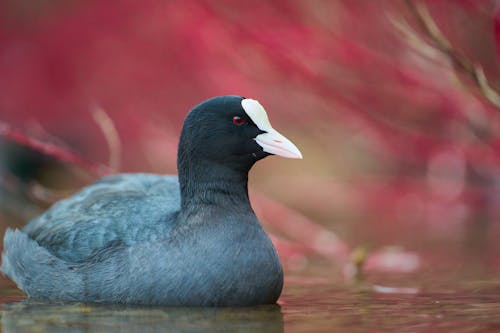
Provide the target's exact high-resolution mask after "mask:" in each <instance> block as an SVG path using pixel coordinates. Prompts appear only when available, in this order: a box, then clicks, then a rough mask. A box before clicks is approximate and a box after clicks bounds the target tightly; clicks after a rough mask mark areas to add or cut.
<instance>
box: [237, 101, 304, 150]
mask: <svg viewBox="0 0 500 333" xmlns="http://www.w3.org/2000/svg"><path fill="white" fill-rule="evenodd" d="M241 106H242V107H243V109H244V110H245V112H246V114H247V115H248V116H249V117H250V119H252V121H253V122H254V123H255V125H257V127H258V128H259V129H260V130H262V131H264V132H266V133H262V134H259V135H257V136H256V137H255V141H257V143H258V144H259V145H260V146H261V147H262V148H263V149H264V151H265V152H267V153H269V154H274V155H279V156H283V157H287V158H299V159H302V154H301V153H300V151H299V149H298V148H297V147H296V146H295V145H294V144H293V143H292V141H290V140H288V139H287V138H285V137H284V136H283V135H281V134H280V133H279V132H278V131H277V130H275V129H274V128H273V127H272V126H271V123H270V122H269V118H268V117H267V113H266V110H264V107H263V106H262V105H261V104H260V103H259V102H258V101H256V100H254V99H250V98H245V99H243V100H242V101H241Z"/></svg>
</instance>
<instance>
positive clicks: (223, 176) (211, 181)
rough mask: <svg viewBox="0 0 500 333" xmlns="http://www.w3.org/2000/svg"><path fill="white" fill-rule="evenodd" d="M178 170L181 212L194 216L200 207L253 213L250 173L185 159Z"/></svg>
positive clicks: (180, 160)
mask: <svg viewBox="0 0 500 333" xmlns="http://www.w3.org/2000/svg"><path fill="white" fill-rule="evenodd" d="M178 170H179V183H180V190H181V209H182V212H184V213H188V214H189V213H193V212H194V213H195V212H196V211H197V210H199V209H200V208H201V207H208V208H214V209H221V208H222V209H226V210H228V211H234V210H239V211H245V210H250V211H251V210H252V209H251V206H250V201H249V199H248V170H245V169H243V170H241V169H238V168H231V167H230V166H226V165H223V164H219V163H215V162H213V161H207V160H203V159H202V160H198V159H197V160H183V159H182V158H181V159H179V161H178Z"/></svg>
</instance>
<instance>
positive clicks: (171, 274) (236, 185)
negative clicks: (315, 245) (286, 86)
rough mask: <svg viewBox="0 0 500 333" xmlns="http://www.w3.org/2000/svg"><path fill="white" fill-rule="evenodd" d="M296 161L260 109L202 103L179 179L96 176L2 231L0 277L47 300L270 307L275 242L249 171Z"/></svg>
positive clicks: (279, 279) (183, 148) (187, 130)
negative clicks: (268, 160)
mask: <svg viewBox="0 0 500 333" xmlns="http://www.w3.org/2000/svg"><path fill="white" fill-rule="evenodd" d="M273 154H274V155H280V156H283V157H288V158H302V155H301V153H300V151H299V150H298V149H297V147H296V146H295V145H294V144H293V143H292V142H290V141H289V140H288V139H287V138H285V137H284V136H283V135H281V134H280V133H278V132H277V131H276V130H275V129H273V127H272V126H271V124H270V123H269V120H268V117H267V114H266V112H265V110H264V108H263V107H262V106H261V104H260V103H259V102H257V101H256V100H253V99H247V98H243V97H239V96H220V97H214V98H211V99H209V100H207V101H205V102H203V103H201V104H199V105H198V106H196V107H194V108H193V109H192V110H191V111H190V112H189V114H188V115H187V117H186V119H185V121H184V125H183V128H182V133H181V138H180V142H179V148H178V156H177V166H178V172H179V176H178V177H177V176H165V175H154V174H119V175H114V176H110V177H105V178H103V179H101V180H99V181H97V182H96V183H94V184H92V185H90V186H87V187H85V188H84V189H82V190H81V191H79V192H78V193H76V194H75V195H73V196H71V197H70V198H67V199H65V200H62V201H60V202H58V203H56V204H54V205H53V206H52V207H51V208H50V209H48V210H47V211H46V212H45V213H44V214H42V215H41V216H39V217H37V218H35V219H34V220H32V221H31V222H30V223H29V224H28V225H26V226H25V227H24V228H23V229H22V230H11V229H9V230H7V232H6V234H5V238H4V251H3V255H2V267H1V270H2V272H3V273H4V274H5V275H6V276H8V277H9V278H11V279H12V280H13V281H15V282H16V284H17V285H18V287H19V288H20V289H22V290H24V291H25V292H26V293H27V294H28V296H29V297H31V298H35V299H41V300H48V301H78V302H100V303H126V304H145V305H168V306H248V305H257V304H269V303H275V302H276V300H277V299H278V297H279V295H280V293H281V289H282V286H283V272H282V267H281V264H280V261H279V258H278V255H277V253H276V250H275V248H274V247H273V244H272V243H271V241H270V239H269V237H268V236H267V234H266V233H265V231H264V230H263V228H262V226H261V225H260V223H259V221H258V219H257V217H256V216H255V214H254V212H253V210H252V207H251V205H250V201H249V199H248V191H247V179H248V171H249V170H250V168H251V167H252V165H253V164H254V163H255V162H256V161H258V160H260V159H262V158H264V157H266V156H268V155H273Z"/></svg>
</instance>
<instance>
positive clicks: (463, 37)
mask: <svg viewBox="0 0 500 333" xmlns="http://www.w3.org/2000/svg"><path fill="white" fill-rule="evenodd" d="M415 3H416V2H411V1H383V0H382V1H357V0H356V1H351V0H345V1H323V2H318V1H284V0H277V1H266V2H264V1H262V2H247V1H182V2H181V1H128V0H122V1H114V2H107V1H88V0H87V1H82V0H72V1H56V0H51V1H48V0H45V1H37V2H35V3H34V2H32V1H27V0H2V1H0V134H1V136H2V139H1V141H0V149H2V150H1V151H0V153H1V155H0V159H1V160H2V165H3V166H2V169H0V170H1V172H2V174H1V176H2V186H1V188H2V190H1V192H0V198H3V199H2V201H3V205H0V223H1V226H2V229H5V228H6V227H7V226H15V225H22V224H23V223H25V222H26V220H27V219H28V218H29V217H31V216H33V215H34V214H36V213H38V212H39V211H40V209H42V208H43V207H46V206H47V205H49V204H50V203H51V202H53V201H54V200H55V199H56V198H59V197H62V196H65V195H67V194H68V193H70V192H72V191H74V190H76V189H77V187H78V186H81V185H84V184H86V183H89V182H90V181H92V180H93V179H95V178H96V177H97V176H99V175H101V174H104V173H105V169H102V168H101V169H96V168H94V167H93V166H95V165H97V164H99V165H108V166H109V165H110V164H111V167H113V168H115V169H116V170H117V171H120V172H122V171H123V172H138V171H141V172H158V173H176V166H175V160H176V149H177V141H178V135H179V133H180V128H181V125H182V121H183V118H184V116H185V114H186V112H187V111H188V109H189V108H190V107H192V106H193V105H195V104H198V103H199V102H200V101H202V100H204V99H206V98H208V97H211V96H215V95H225V94H238V95H243V96H246V97H252V98H255V99H258V100H259V101H260V102H261V103H262V104H263V105H264V106H265V107H266V109H267V111H268V113H269V116H270V119H271V121H272V123H273V125H274V126H275V127H276V128H277V129H279V130H280V131H281V132H283V133H285V134H286V135H287V136H288V137H290V138H291V139H292V140H293V141H294V142H295V143H296V144H297V145H298V146H299V147H300V149H301V151H302V152H303V155H304V160H302V161H290V160H285V159H280V158H276V157H273V158H268V159H266V160H264V161H263V162H261V163H258V165H256V167H255V168H254V169H253V171H252V174H251V180H250V183H251V184H250V187H251V189H252V194H251V195H252V197H253V198H254V205H255V209H256V212H257V214H258V215H259V216H260V217H261V219H262V220H263V222H264V224H265V226H266V228H267V229H268V230H270V231H271V232H272V234H273V237H274V240H275V241H276V243H277V244H278V247H279V250H280V255H281V256H282V257H283V258H285V259H290V260H291V261H292V259H293V260H294V261H293V262H297V260H295V259H297V258H299V259H301V258H302V259H303V258H308V257H309V256H322V257H324V258H327V259H331V260H333V261H337V260H339V261H342V260H345V258H346V256H347V254H348V253H349V252H350V251H351V250H352V249H353V248H355V247H356V246H364V247H366V248H368V249H370V250H371V249H374V250H376V249H379V248H380V247H382V246H386V245H403V246H405V248H407V249H409V250H410V251H418V252H426V251H427V252H433V251H440V250H442V249H444V248H446V249H447V251H451V252H453V253H459V254H460V253H461V251H462V250H463V249H464V248H470V247H473V248H474V249H475V252H474V253H476V254H477V255H478V256H480V257H481V258H483V259H484V260H486V261H487V262H489V263H491V264H492V265H494V266H496V267H500V258H499V257H498V253H499V252H500V251H499V249H500V244H499V243H500V242H498V240H499V239H500V223H499V218H500V208H499V207H500V173H499V167H500V112H499V111H500V110H499V108H498V107H496V106H495V105H494V103H492V102H491V101H489V100H488V98H487V97H486V96H485V93H484V90H481V89H480V88H479V87H478V84H477V82H476V80H475V78H474V77H472V76H471V75H470V73H468V72H467V69H463V68H457V67H456V66H454V63H453V56H454V55H455V54H458V55H459V56H460V57H463V58H465V59H468V60H470V62H471V63H473V64H475V65H477V66H480V68H482V69H483V71H484V73H485V75H486V79H487V81H488V84H489V87H490V88H491V89H492V90H493V91H498V90H499V89H500V86H499V82H500V71H499V68H498V49H497V48H496V45H498V44H497V42H498V41H499V39H500V37H499V36H500V23H499V22H500V18H499V15H498V14H497V12H496V11H495V5H496V3H497V1H494V0H491V1H486V0H485V1H472V0H461V1H449V0H448V1H439V2H434V1H427V2H423V3H424V4H425V6H426V8H427V9H428V11H429V13H430V15H431V17H432V19H433V21H434V22H435V23H436V25H437V27H438V28H439V30H440V31H441V32H442V33H443V35H444V36H445V37H446V38H447V39H448V40H449V42H450V43H451V46H452V52H449V53H446V52H445V53H443V52H441V51H440V50H439V45H436V43H435V41H433V39H432V36H429V34H428V33H427V32H426V31H425V29H423V27H422V25H421V24H420V23H419V21H418V18H417V17H418V16H416V15H415V13H416V12H415V7H414V6H412V4H415ZM13 133H15V135H14V134H13ZM24 136H25V137H24ZM35 143H36V144H35ZM45 144H47V145H48V146H45ZM51 147H52V148H54V147H55V149H52V148H51ZM59 148H60V149H61V151H68V152H71V154H74V156H77V157H78V158H80V159H81V160H78V161H76V162H75V160H74V159H71V158H69V159H68V158H65V157H64V154H63V153H61V151H59V150H58V149H59ZM82 161H85V162H82ZM87 162H88V163H89V164H85V163H87ZM90 164H91V165H90ZM89 165H90V166H89ZM405 258H408V257H405ZM299 261H300V260H299Z"/></svg>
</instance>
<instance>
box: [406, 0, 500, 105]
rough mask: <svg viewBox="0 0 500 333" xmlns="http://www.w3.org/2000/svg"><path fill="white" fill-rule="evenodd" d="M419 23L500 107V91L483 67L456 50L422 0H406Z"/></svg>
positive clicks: (490, 100) (489, 99)
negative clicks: (491, 82) (493, 85)
mask: <svg viewBox="0 0 500 333" xmlns="http://www.w3.org/2000/svg"><path fill="white" fill-rule="evenodd" d="M405 1H406V4H407V5H408V7H409V9H410V11H411V12H412V14H413V15H414V16H415V18H416V20H417V22H418V24H419V25H420V27H421V28H422V30H423V31H424V32H425V33H426V35H427V37H428V38H429V39H430V40H431V41H432V43H433V44H434V46H435V47H436V48H437V49H438V50H439V51H441V52H442V53H444V54H445V55H446V56H447V57H448V59H449V60H450V61H451V63H452V64H453V66H454V67H455V68H456V69H457V70H459V71H460V72H462V73H464V74H466V75H467V76H469V77H470V78H472V79H473V81H474V82H475V84H476V85H477V88H478V89H479V91H480V92H481V94H482V95H483V96H484V97H485V98H486V99H487V100H488V101H489V102H490V103H491V104H493V105H494V106H496V107H497V108H500V92H498V91H496V90H495V89H494V88H493V87H492V86H491V85H490V84H489V82H488V79H487V78H486V76H485V75H484V71H483V68H482V67H481V66H480V65H478V64H474V63H473V62H472V61H471V60H470V59H468V58H467V57H465V56H464V55H462V54H460V53H459V52H458V51H457V50H455V49H454V48H453V47H452V45H451V43H450V42H449V41H448V39H447V38H446V37H445V36H444V34H443V33H442V32H441V30H439V28H438V26H437V25H436V23H435V22H434V19H433V18H432V16H431V14H430V13H429V10H428V9H427V7H426V6H425V4H424V3H423V2H422V1H415V0H405Z"/></svg>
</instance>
